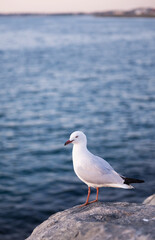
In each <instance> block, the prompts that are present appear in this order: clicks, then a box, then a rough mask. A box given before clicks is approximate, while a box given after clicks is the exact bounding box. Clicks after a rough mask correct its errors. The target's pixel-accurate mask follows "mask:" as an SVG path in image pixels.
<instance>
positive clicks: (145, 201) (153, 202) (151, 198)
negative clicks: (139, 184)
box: [143, 194, 155, 205]
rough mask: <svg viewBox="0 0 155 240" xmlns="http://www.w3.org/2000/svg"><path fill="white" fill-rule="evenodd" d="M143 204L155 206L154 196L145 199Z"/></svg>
mask: <svg viewBox="0 0 155 240" xmlns="http://www.w3.org/2000/svg"><path fill="white" fill-rule="evenodd" d="M143 204H147V205H155V194H153V195H151V196H150V197H148V198H146V199H145V200H144V202H143Z"/></svg>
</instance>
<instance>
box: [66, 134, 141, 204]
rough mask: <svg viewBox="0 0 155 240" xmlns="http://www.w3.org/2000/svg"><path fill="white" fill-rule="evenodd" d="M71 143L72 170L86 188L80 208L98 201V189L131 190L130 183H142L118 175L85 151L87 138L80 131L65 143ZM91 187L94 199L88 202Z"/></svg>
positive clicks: (101, 159)
mask: <svg viewBox="0 0 155 240" xmlns="http://www.w3.org/2000/svg"><path fill="white" fill-rule="evenodd" d="M70 143H72V144H73V151H72V158H73V168H74V171H75V173H76V175H77V176H78V178H79V179H80V180H81V181H83V182H84V183H85V184H86V185H87V186H88V195H87V200H86V202H85V203H84V204H82V205H81V207H82V206H86V205H87V204H89V203H93V202H97V201H98V194H99V188H100V187H115V188H125V189H131V188H133V186H131V185H130V183H142V182H144V181H143V180H139V179H133V178H126V177H124V176H121V175H120V174H118V173H117V172H116V171H115V170H114V169H113V168H112V166H111V165H110V164H109V163H108V162H107V161H105V160H104V159H103V158H101V157H98V156H96V155H94V154H92V153H91V152H90V151H89V150H88V149H87V137H86V135H85V134H84V133H83V132H82V131H75V132H73V133H72V134H71V135H70V138H69V140H68V141H67V142H65V144H64V145H65V146H66V145H68V144H70ZM91 187H93V188H96V199H95V200H94V201H91V202H89V196H90V192H91Z"/></svg>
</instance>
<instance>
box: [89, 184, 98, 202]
mask: <svg viewBox="0 0 155 240" xmlns="http://www.w3.org/2000/svg"><path fill="white" fill-rule="evenodd" d="M98 193H99V188H98V187H97V188H96V199H95V200H94V201H91V202H90V203H93V202H97V201H98Z"/></svg>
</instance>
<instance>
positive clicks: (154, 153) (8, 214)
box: [0, 15, 155, 240]
mask: <svg viewBox="0 0 155 240" xmlns="http://www.w3.org/2000/svg"><path fill="white" fill-rule="evenodd" d="M75 130H81V131H83V132H84V133H85V134H86V135H87V139H88V149H89V150H90V151H91V152H93V153H94V154H96V155H98V156H100V157H102V158H104V159H105V160H107V161H108V162H109V163H110V164H111V165H112V166H113V168H114V169H115V170H116V171H118V172H119V173H120V174H122V175H123V176H127V177H131V178H138V179H143V180H145V183H143V184H135V185H134V187H135V188H134V189H132V190H125V189H118V188H102V189H100V192H99V201H102V202H103V204H104V203H105V202H122V201H124V202H136V203H142V202H143V200H144V199H145V198H146V197H148V196H150V195H151V194H153V193H154V192H155V182H154V176H155V19H153V18H99V17H94V16H89V15H87V16H85V15H80V16H77V15H74V16H1V17H0V239H1V240H10V239H11V240H23V239H26V238H27V237H28V236H29V235H30V234H31V232H32V230H33V229H34V228H35V227H36V226H37V225H38V224H40V223H41V222H43V221H44V220H46V219H47V218H48V217H49V216H50V215H52V214H54V213H56V212H58V211H62V210H65V209H67V208H71V207H73V206H75V205H78V204H82V203H84V202H85V200H86V197H87V186H86V185H85V184H84V183H83V182H81V181H80V180H79V179H78V178H77V176H76V175H75V173H74V170H73V164H72V146H71V145H68V146H66V147H65V146H64V143H65V142H66V141H67V140H68V139H69V136H70V134H71V133H72V132H73V131H75ZM95 194H96V193H95V189H92V194H91V199H95Z"/></svg>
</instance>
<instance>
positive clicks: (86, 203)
mask: <svg viewBox="0 0 155 240" xmlns="http://www.w3.org/2000/svg"><path fill="white" fill-rule="evenodd" d="M88 204H89V202H85V203H84V204H82V205H80V206H79V208H81V207H84V206H86V205H88Z"/></svg>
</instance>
